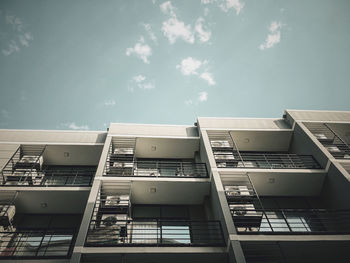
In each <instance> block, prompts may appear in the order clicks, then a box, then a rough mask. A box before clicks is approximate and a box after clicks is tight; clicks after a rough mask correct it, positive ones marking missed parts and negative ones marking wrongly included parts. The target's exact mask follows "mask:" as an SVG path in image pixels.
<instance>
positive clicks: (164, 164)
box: [105, 158, 209, 178]
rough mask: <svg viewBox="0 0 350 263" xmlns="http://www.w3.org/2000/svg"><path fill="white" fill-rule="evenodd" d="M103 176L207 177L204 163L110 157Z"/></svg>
mask: <svg viewBox="0 0 350 263" xmlns="http://www.w3.org/2000/svg"><path fill="white" fill-rule="evenodd" d="M109 164H110V165H108V166H107V168H106V170H105V176H137V177H170V178H174V177H177V178H208V176H209V175H208V172H207V168H206V164H205V163H193V162H176V161H161V160H158V161H135V162H129V161H127V162H125V161H123V160H120V159H117V160H114V159H113V158H110V160H109Z"/></svg>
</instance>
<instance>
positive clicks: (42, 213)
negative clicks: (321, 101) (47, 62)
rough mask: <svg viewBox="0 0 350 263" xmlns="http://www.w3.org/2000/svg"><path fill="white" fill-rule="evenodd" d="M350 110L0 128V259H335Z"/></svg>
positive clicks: (345, 249)
mask: <svg viewBox="0 0 350 263" xmlns="http://www.w3.org/2000/svg"><path fill="white" fill-rule="evenodd" d="M349 145H350V112H336V111H297V110H286V111H285V112H284V114H283V116H282V118H278V119H240V118H198V119H197V121H196V123H195V124H194V125H193V126H181V125H146V124H119V123H112V124H111V125H110V127H109V129H108V130H107V131H106V132H104V131H43V130H0V170H1V178H0V180H1V182H0V188H1V189H0V208H1V211H0V240H1V241H0V260H2V261H9V262H14V260H16V261H18V262H76V263H78V262H150V263H151V262H153V263H158V262H169V263H170V262H179V261H181V262H204V263H205V262H239V263H241V262H242V263H244V262H248V263H250V262H288V263H289V262H329V261H332V262H348V260H347V259H348V258H349V257H350V251H349V248H350V182H349V180H350V146H349Z"/></svg>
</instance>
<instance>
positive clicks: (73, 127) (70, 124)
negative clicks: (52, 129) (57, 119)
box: [62, 122, 89, 130]
mask: <svg viewBox="0 0 350 263" xmlns="http://www.w3.org/2000/svg"><path fill="white" fill-rule="evenodd" d="M62 126H64V127H67V128H69V129H71V130H89V126H88V125H77V124H76V123H75V122H67V123H64V124H62Z"/></svg>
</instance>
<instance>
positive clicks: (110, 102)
mask: <svg viewBox="0 0 350 263" xmlns="http://www.w3.org/2000/svg"><path fill="white" fill-rule="evenodd" d="M103 104H104V105H105V106H106V107H113V106H114V105H115V104H116V102H115V100H114V99H108V100H105V101H104V103H103Z"/></svg>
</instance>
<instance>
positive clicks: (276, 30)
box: [259, 21, 282, 50]
mask: <svg viewBox="0 0 350 263" xmlns="http://www.w3.org/2000/svg"><path fill="white" fill-rule="evenodd" d="M281 28H282V24H281V22H276V21H274V22H272V23H271V25H270V27H269V31H270V33H269V34H268V35H267V37H266V40H265V42H264V43H262V44H261V45H260V46H259V49H260V50H264V49H267V48H272V47H273V46H274V45H276V44H278V43H279V42H280V41H281Z"/></svg>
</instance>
